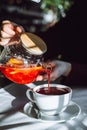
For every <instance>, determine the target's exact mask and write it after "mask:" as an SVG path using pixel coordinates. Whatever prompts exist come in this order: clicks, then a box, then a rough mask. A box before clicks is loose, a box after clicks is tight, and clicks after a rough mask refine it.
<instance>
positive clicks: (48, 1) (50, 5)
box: [42, 0, 74, 21]
mask: <svg viewBox="0 0 87 130" xmlns="http://www.w3.org/2000/svg"><path fill="white" fill-rule="evenodd" d="M73 3H74V2H73V0H43V3H42V8H43V10H44V12H45V13H47V12H48V11H49V10H52V11H53V12H54V13H55V14H56V15H57V21H59V20H60V18H61V17H65V16H66V11H68V10H69V9H70V7H71V6H72V5H73Z"/></svg>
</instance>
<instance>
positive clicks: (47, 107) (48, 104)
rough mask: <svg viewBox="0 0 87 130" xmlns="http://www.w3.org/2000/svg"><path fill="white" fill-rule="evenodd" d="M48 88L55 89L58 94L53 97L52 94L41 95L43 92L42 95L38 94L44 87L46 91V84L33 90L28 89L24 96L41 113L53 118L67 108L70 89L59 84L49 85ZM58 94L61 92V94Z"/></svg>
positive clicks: (69, 99)
mask: <svg viewBox="0 0 87 130" xmlns="http://www.w3.org/2000/svg"><path fill="white" fill-rule="evenodd" d="M49 86H50V88H51V87H52V88H53V87H56V89H57V91H58V93H56V94H55V95H54V93H53V94H52V93H51V94H46V93H43V90H42V93H41V92H38V91H39V90H40V91H41V89H44V87H45V89H48V84H42V85H38V86H36V87H34V88H33V89H28V90H27V91H26V95H27V97H28V99H29V100H30V101H31V102H33V103H35V104H36V105H37V107H38V108H39V110H40V112H41V113H43V114H45V115H50V116H54V115H57V114H59V113H60V112H63V111H64V110H65V109H66V108H67V106H68V105H69V102H70V101H71V96H72V89H71V88H70V87H68V86H66V85H61V84H50V85H49ZM53 89H54V88H53ZM44 91H45V90H44ZM57 91H56V92H57ZM60 92H62V94H61V93H60ZM31 95H32V96H31Z"/></svg>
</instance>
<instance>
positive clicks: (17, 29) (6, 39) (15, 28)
mask: <svg viewBox="0 0 87 130" xmlns="http://www.w3.org/2000/svg"><path fill="white" fill-rule="evenodd" d="M22 32H24V28H23V27H22V26H19V25H17V24H16V23H13V22H11V21H9V20H5V21H3V22H2V30H1V38H0V45H2V46H8V45H11V44H14V43H18V41H19V36H20V34H21V33H22Z"/></svg>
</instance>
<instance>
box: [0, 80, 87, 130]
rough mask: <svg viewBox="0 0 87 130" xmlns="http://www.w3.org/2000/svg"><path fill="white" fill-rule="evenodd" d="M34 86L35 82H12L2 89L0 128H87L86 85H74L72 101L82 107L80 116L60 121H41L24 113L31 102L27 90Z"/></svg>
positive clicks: (15, 129) (31, 129)
mask: <svg viewBox="0 0 87 130" xmlns="http://www.w3.org/2000/svg"><path fill="white" fill-rule="evenodd" d="M34 86H35V85H34V84H33V83H31V84H27V85H18V84H15V83H11V84H9V85H7V86H5V87H4V88H1V89H0V130H62V129H63V130H87V88H86V87H84V86H82V87H79V86H76V87H75V86H74V87H72V89H73V94H72V101H74V102H75V103H77V104H78V105H79V106H80V108H81V113H80V114H79V115H78V118H75V119H73V120H68V121H67V122H62V123H59V122H48V121H47V122H43V121H39V120H38V119H35V118H32V117H29V116H28V115H27V114H26V113H24V111H23V110H24V107H25V105H26V104H27V103H28V102H29V101H28V99H27V97H26V90H27V89H28V87H34Z"/></svg>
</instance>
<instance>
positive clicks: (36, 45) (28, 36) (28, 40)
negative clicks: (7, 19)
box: [20, 32, 47, 55]
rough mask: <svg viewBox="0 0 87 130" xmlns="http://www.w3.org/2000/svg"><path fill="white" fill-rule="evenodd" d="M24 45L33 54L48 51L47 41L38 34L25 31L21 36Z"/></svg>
mask: <svg viewBox="0 0 87 130" xmlns="http://www.w3.org/2000/svg"><path fill="white" fill-rule="evenodd" d="M20 40H21V41H22V46H23V47H24V48H25V49H27V51H28V52H29V53H30V54H32V55H42V54H44V53H45V52H46V51H47V46H46V44H45V42H44V41H43V40H42V39H41V38H40V37H39V36H37V35H35V34H32V33H29V32H25V33H22V34H21V36H20Z"/></svg>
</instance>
